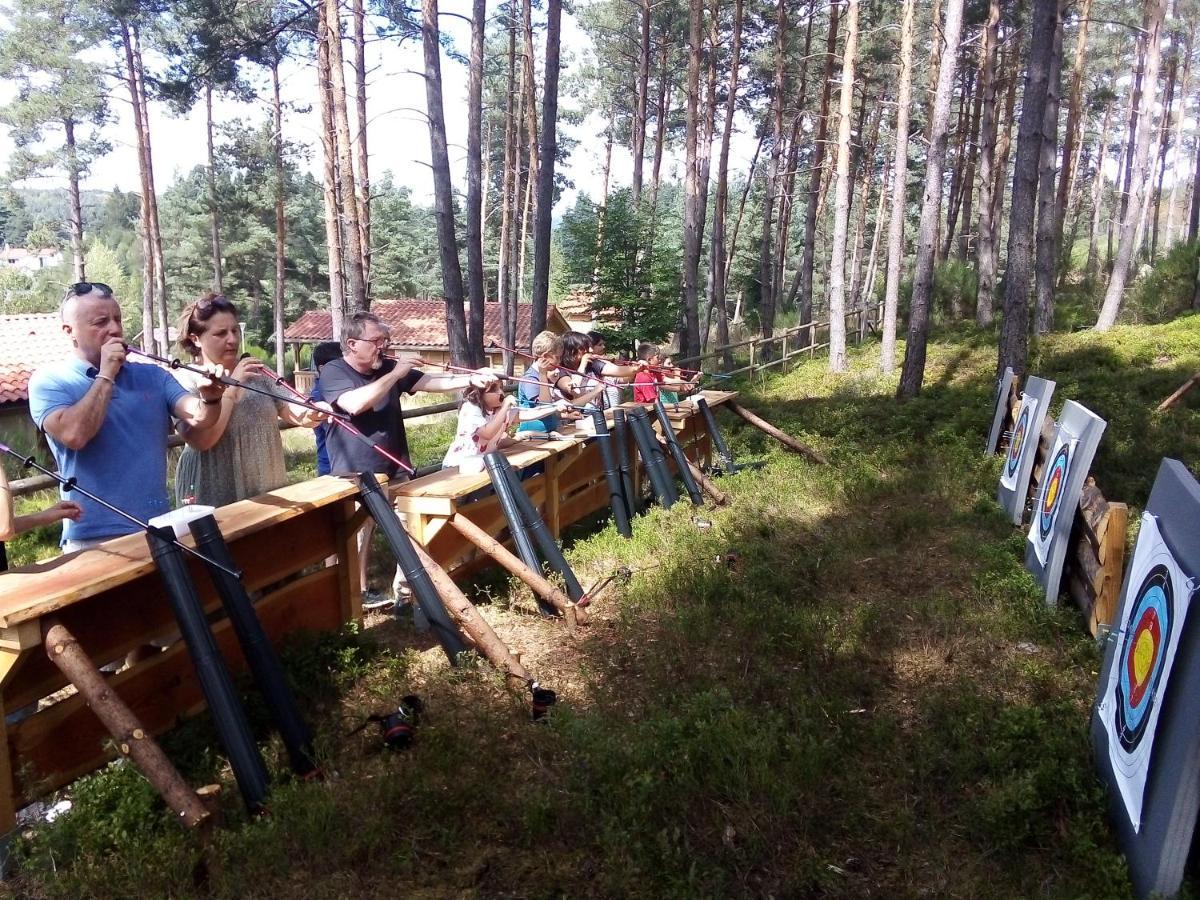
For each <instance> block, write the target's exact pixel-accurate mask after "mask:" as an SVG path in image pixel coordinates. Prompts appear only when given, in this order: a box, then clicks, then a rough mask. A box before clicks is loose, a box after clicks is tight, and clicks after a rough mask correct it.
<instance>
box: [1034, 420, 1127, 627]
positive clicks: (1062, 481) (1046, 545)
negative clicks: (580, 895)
mask: <svg viewBox="0 0 1200 900" xmlns="http://www.w3.org/2000/svg"><path fill="white" fill-rule="evenodd" d="M1107 424H1108V423H1107V422H1105V421H1104V420H1103V419H1102V418H1100V417H1099V416H1098V415H1096V414H1095V413H1094V412H1092V411H1091V410H1090V409H1088V408H1087V407H1086V406H1081V405H1080V404H1078V403H1076V402H1075V401H1074V400H1068V401H1067V403H1066V405H1065V406H1064V407H1063V411H1062V415H1061V416H1060V417H1059V419H1058V425H1057V426H1056V427H1055V429H1054V438H1053V440H1051V442H1050V455H1049V456H1048V457H1046V466H1045V468H1044V469H1043V470H1042V483H1041V484H1040V485H1039V486H1038V492H1037V498H1036V500H1035V501H1034V504H1033V516H1032V517H1031V518H1032V520H1033V521H1031V522H1030V523H1029V537H1028V538H1027V539H1026V541H1025V568H1027V569H1028V570H1029V571H1030V572H1032V573H1033V574H1034V575H1036V576H1037V579H1038V581H1039V582H1041V585H1042V587H1044V588H1045V589H1046V603H1047V604H1054V603H1055V602H1057V600H1058V588H1059V583H1060V581H1061V579H1062V565H1063V558H1064V557H1065V556H1066V554H1067V543H1068V541H1069V539H1070V537H1071V524H1072V521H1073V520H1074V518H1075V507H1076V506H1078V505H1079V493H1080V491H1082V490H1083V482H1084V480H1085V479H1086V478H1087V474H1088V470H1089V469H1091V467H1092V459H1093V457H1095V455H1096V448H1097V447H1098V446H1099V445H1100V437H1101V436H1102V435H1103V434H1104V428H1105V426H1106V425H1107Z"/></svg>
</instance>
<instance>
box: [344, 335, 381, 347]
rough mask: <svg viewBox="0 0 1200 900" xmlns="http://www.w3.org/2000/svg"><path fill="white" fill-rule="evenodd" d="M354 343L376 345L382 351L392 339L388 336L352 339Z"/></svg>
mask: <svg viewBox="0 0 1200 900" xmlns="http://www.w3.org/2000/svg"><path fill="white" fill-rule="evenodd" d="M350 340H352V341H362V342H363V343H364V344H374V345H375V346H376V347H378V348H379V349H380V350H382V349H383V348H384V347H386V346H387V345H388V342H389V341H390V340H391V338H390V337H389V336H388V335H386V334H381V335H380V336H379V337H377V338H361V337H360V338H350Z"/></svg>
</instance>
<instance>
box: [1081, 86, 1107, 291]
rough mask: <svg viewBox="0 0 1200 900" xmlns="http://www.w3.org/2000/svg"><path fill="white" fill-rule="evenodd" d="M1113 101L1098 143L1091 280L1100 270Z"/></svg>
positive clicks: (1089, 258)
mask: <svg viewBox="0 0 1200 900" xmlns="http://www.w3.org/2000/svg"><path fill="white" fill-rule="evenodd" d="M1112 111H1113V101H1111V100H1109V101H1108V103H1106V104H1105V105H1104V122H1103V124H1102V125H1101V126H1100V140H1099V141H1098V142H1097V143H1096V173H1095V175H1094V176H1093V178H1092V227H1091V231H1090V232H1089V234H1088V255H1087V266H1086V267H1085V269H1084V273H1085V274H1084V277H1085V278H1087V280H1088V281H1089V282H1091V281H1093V280H1094V279H1095V278H1096V275H1097V273H1098V272H1099V270H1100V213H1101V211H1102V210H1103V209H1104V165H1105V163H1106V162H1107V161H1108V126H1109V124H1110V123H1111V122H1112Z"/></svg>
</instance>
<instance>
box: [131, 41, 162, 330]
mask: <svg viewBox="0 0 1200 900" xmlns="http://www.w3.org/2000/svg"><path fill="white" fill-rule="evenodd" d="M133 61H134V66H133V75H134V84H135V87H136V88H137V102H136V103H135V104H134V109H133V111H134V115H135V116H136V117H137V118H138V119H139V120H140V126H139V127H140V128H141V131H142V135H143V143H142V153H143V156H144V162H143V164H144V165H145V169H146V190H147V192H148V194H149V196H148V197H147V210H148V211H149V213H150V247H151V250H152V251H153V254H154V297H155V303H156V305H157V306H158V316H159V320H160V322H159V324H160V325H161V327H162V346H163V348H164V350H165V348H166V347H167V345H168V344H169V343H170V337H168V335H169V333H170V324H171V320H170V317H169V316H170V314H169V312H168V309H167V306H168V300H169V297H168V291H167V265H166V260H165V258H164V256H163V241H162V225H161V224H160V222H159V218H158V192H157V191H156V190H155V187H154V150H153V147H152V144H151V140H150V113H149V106H148V104H147V102H146V79H145V73H146V67H145V64H144V63H143V62H142V38H141V33H140V32H139V30H138V27H137V26H136V25H134V26H133ZM151 324H153V323H151Z"/></svg>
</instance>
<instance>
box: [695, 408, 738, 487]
mask: <svg viewBox="0 0 1200 900" xmlns="http://www.w3.org/2000/svg"><path fill="white" fill-rule="evenodd" d="M696 407H697V408H698V409H699V410H700V415H702V416H703V417H704V427H705V428H707V429H708V434H709V437H711V438H712V442H713V446H714V447H716V448H717V456H719V457H721V468H722V469H724V470H725V471H726V472H727V473H728V474H730V475H732V474H733V473H734V472H736V471H737V470H738V467H737V463H735V462H734V461H733V452H732V451H731V450H730V449H729V445H728V444H726V443H725V437H724V436H723V435H722V434H721V429H720V428H718V427H717V418H716V416H714V415H713V412H712V410H711V409H709V408H708V401H707V400H705V399H704V398H703V397H697V398H696Z"/></svg>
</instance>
